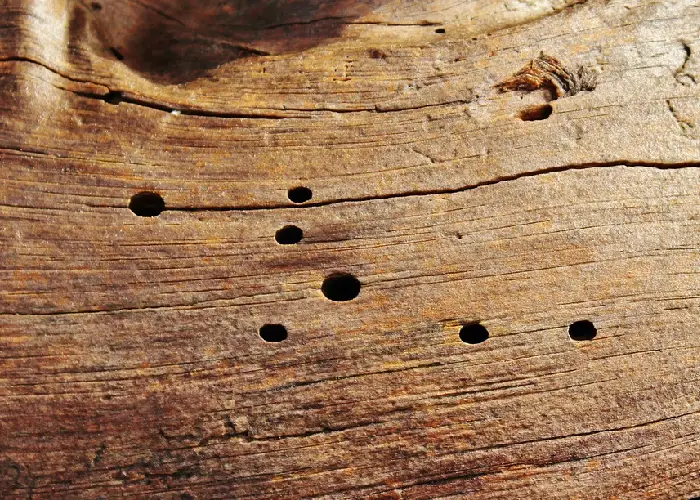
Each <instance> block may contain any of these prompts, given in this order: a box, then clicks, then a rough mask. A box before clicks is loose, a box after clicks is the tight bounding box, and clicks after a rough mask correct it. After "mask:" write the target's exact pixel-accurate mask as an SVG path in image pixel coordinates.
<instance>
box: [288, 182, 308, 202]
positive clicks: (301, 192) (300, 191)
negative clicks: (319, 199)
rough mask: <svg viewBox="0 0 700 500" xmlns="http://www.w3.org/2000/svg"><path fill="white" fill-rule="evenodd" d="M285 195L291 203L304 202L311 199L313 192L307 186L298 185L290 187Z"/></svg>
mask: <svg viewBox="0 0 700 500" xmlns="http://www.w3.org/2000/svg"><path fill="white" fill-rule="evenodd" d="M287 196H288V197H289V201H291V202H292V203H304V202H307V201H309V200H310V199H311V197H312V196H313V193H312V192H311V190H310V189H309V188H307V187H304V186H298V187H295V188H292V189H290V190H289V191H288V192H287Z"/></svg>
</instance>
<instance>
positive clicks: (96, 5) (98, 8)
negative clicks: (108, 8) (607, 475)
mask: <svg viewBox="0 0 700 500" xmlns="http://www.w3.org/2000/svg"><path fill="white" fill-rule="evenodd" d="M90 7H91V8H92V10H94V11H95V12H99V11H101V10H102V5H101V4H100V2H92V3H91V4H90Z"/></svg>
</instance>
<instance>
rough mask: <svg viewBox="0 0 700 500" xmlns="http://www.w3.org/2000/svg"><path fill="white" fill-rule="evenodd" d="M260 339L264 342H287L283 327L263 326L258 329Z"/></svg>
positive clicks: (285, 330) (285, 331)
mask: <svg viewBox="0 0 700 500" xmlns="http://www.w3.org/2000/svg"><path fill="white" fill-rule="evenodd" d="M260 338H261V339H263V340H264V341H265V342H282V341H284V340H287V329H286V328H285V327H284V325H263V326H261V327H260Z"/></svg>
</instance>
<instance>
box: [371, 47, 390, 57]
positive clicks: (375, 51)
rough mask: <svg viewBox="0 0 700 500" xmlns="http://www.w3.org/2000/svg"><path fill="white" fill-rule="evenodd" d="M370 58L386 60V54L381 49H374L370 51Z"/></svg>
mask: <svg viewBox="0 0 700 500" xmlns="http://www.w3.org/2000/svg"><path fill="white" fill-rule="evenodd" d="M369 57H371V58H372V59H386V53H385V52H384V51H381V50H379V49H372V50H370V51H369Z"/></svg>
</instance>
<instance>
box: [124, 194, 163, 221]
mask: <svg viewBox="0 0 700 500" xmlns="http://www.w3.org/2000/svg"><path fill="white" fill-rule="evenodd" d="M129 209H131V211H132V212H134V213H135V214H136V215H138V216H139V217H157V216H158V215H160V214H161V212H162V211H163V210H165V201H163V198H162V197H161V196H160V195H159V194H158V193H151V192H149V191H142V192H141V193H137V194H135V195H134V196H132V197H131V201H130V202H129Z"/></svg>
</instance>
